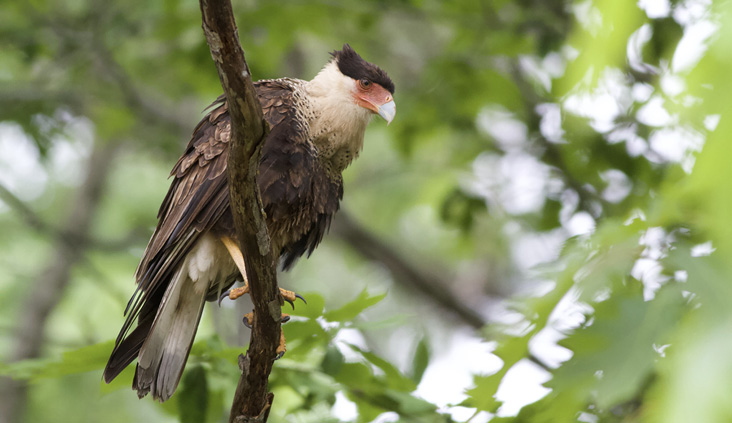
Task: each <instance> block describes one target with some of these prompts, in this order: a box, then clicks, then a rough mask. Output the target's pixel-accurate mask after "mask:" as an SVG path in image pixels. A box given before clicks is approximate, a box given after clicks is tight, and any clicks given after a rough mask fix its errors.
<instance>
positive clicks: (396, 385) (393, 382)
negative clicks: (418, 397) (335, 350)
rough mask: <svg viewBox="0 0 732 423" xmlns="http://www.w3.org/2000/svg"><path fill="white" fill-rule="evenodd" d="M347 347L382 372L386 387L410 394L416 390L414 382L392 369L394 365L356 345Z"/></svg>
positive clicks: (394, 368)
mask: <svg viewBox="0 0 732 423" xmlns="http://www.w3.org/2000/svg"><path fill="white" fill-rule="evenodd" d="M348 346H349V347H351V349H352V350H354V351H356V352H358V353H360V354H361V355H362V356H363V357H364V358H365V359H366V360H368V361H369V362H370V363H371V364H373V365H375V366H376V367H378V368H379V369H381V370H382V371H383V372H384V377H385V378H386V382H387V386H388V387H390V388H393V389H396V390H398V391H406V392H411V391H414V390H415V389H417V384H416V383H414V381H412V380H411V379H409V378H407V377H406V376H404V375H403V374H402V373H401V372H400V371H399V370H398V369H397V368H396V367H394V365H392V364H391V363H389V362H388V361H386V360H384V359H383V358H381V357H379V356H378V355H376V354H374V353H372V352H370V351H364V350H363V349H361V348H359V347H357V346H356V345H353V344H348Z"/></svg>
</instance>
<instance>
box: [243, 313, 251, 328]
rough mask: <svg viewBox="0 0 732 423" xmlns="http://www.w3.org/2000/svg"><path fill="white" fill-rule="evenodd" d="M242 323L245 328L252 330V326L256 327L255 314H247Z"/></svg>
mask: <svg viewBox="0 0 732 423" xmlns="http://www.w3.org/2000/svg"><path fill="white" fill-rule="evenodd" d="M242 321H243V322H244V326H246V327H247V328H249V329H251V328H252V325H254V312H253V311H251V312H249V313H247V314H245V315H244V317H243V318H242Z"/></svg>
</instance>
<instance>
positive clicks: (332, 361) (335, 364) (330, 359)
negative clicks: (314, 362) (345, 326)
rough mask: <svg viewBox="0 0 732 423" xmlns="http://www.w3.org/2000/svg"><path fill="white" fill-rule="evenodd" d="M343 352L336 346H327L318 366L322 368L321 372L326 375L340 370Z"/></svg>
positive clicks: (334, 373)
mask: <svg viewBox="0 0 732 423" xmlns="http://www.w3.org/2000/svg"><path fill="white" fill-rule="evenodd" d="M344 361H345V360H344V359H343V354H341V352H340V351H339V350H338V348H336V347H333V346H331V347H328V351H326V352H325V357H323V362H322V363H321V364H320V367H321V368H322V369H323V373H325V374H327V375H331V376H332V375H336V374H338V372H339V371H340V370H341V366H343V363H344Z"/></svg>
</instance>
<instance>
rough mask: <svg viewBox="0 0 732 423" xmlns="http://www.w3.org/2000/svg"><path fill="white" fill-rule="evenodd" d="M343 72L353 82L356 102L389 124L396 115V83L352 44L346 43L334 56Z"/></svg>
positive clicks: (352, 90)
mask: <svg viewBox="0 0 732 423" xmlns="http://www.w3.org/2000/svg"><path fill="white" fill-rule="evenodd" d="M331 55H332V56H333V61H334V63H335V64H336V66H337V67H338V70H339V71H340V73H342V74H343V75H345V76H346V77H348V78H349V79H350V80H351V81H350V82H351V87H350V88H351V90H350V91H351V92H350V94H351V96H352V97H353V101H354V102H355V103H356V104H357V105H359V106H361V107H363V108H365V109H368V110H370V111H372V112H373V113H376V114H378V115H379V116H381V117H382V118H384V120H386V122H387V124H389V123H391V121H392V120H393V119H394V115H395V114H396V105H395V103H394V83H393V82H392V81H391V78H389V75H387V74H386V72H384V71H383V70H382V69H381V68H379V67H378V66H376V65H374V64H372V63H369V62H367V61H365V60H363V58H362V57H361V56H360V55H359V54H358V53H356V51H355V50H354V49H353V48H351V46H350V45H348V44H344V45H343V48H342V49H341V50H336V51H334V52H332V53H331Z"/></svg>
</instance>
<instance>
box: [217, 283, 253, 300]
mask: <svg viewBox="0 0 732 423" xmlns="http://www.w3.org/2000/svg"><path fill="white" fill-rule="evenodd" d="M248 293H249V285H244V286H242V287H241V288H231V289H230V290H228V291H226V292H224V293H223V294H221V296H220V297H219V301H218V304H219V305H221V301H224V298H229V299H232V300H235V299H237V298H239V297H241V296H242V295H244V294H248Z"/></svg>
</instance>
